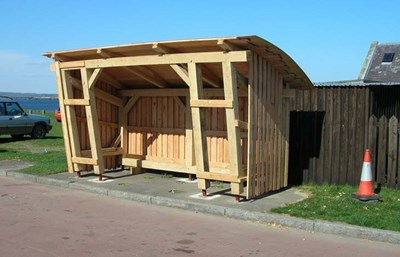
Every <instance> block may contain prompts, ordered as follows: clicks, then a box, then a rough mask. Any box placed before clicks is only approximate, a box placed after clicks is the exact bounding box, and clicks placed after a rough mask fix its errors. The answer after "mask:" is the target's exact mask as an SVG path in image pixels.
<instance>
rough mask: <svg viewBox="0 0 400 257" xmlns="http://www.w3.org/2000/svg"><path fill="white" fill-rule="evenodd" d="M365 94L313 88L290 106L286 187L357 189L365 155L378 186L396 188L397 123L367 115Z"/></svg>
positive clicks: (365, 90) (363, 90) (368, 102)
mask: <svg viewBox="0 0 400 257" xmlns="http://www.w3.org/2000/svg"><path fill="white" fill-rule="evenodd" d="M371 99H372V98H371V96H370V89H369V88H362V87H361V88H360V87H347V88H334V87H325V88H316V89H315V90H313V91H310V92H307V93H304V92H301V91H300V92H299V91H297V92H296V96H295V98H294V99H293V102H292V103H291V107H292V112H291V119H290V155H289V182H291V184H301V183H309V182H313V183H318V184H321V183H325V182H327V183H332V184H350V185H358V183H359V181H360V176H361V170H362V162H363V156H364V151H365V149H366V148H369V149H370V153H371V162H372V165H371V168H372V173H373V174H372V175H373V178H374V180H375V181H376V182H378V183H380V184H381V185H382V186H388V187H398V188H400V183H399V176H400V175H399V174H400V164H399V160H400V149H399V127H400V125H399V124H398V123H399V121H398V118H396V117H392V118H390V120H388V118H387V117H386V116H384V115H380V116H379V117H378V118H379V119H378V118H377V117H375V116H374V115H371V112H372V109H371V108H370V106H371Z"/></svg>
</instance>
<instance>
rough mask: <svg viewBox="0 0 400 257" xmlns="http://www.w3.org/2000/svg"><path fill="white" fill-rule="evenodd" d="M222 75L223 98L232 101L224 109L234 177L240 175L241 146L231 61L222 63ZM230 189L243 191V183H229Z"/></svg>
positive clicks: (237, 100)
mask: <svg viewBox="0 0 400 257" xmlns="http://www.w3.org/2000/svg"><path fill="white" fill-rule="evenodd" d="M222 71H223V77H224V94H225V100H227V101H232V102H233V108H232V109H230V108H227V109H225V112H226V124H227V133H228V143H229V162H230V166H229V167H230V173H231V175H234V176H236V177H239V176H240V175H242V172H243V168H242V148H241V147H240V129H239V128H238V127H236V126H235V125H234V124H235V121H236V120H239V103H238V102H239V99H238V94H237V78H236V70H235V67H234V66H233V64H232V63H231V62H223V63H222ZM231 191H232V194H234V195H240V194H241V193H243V183H231Z"/></svg>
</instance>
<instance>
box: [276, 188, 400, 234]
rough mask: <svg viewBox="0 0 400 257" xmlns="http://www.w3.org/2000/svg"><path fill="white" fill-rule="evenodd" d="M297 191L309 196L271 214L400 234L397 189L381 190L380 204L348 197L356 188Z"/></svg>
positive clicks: (399, 199) (399, 209) (399, 192)
mask: <svg viewBox="0 0 400 257" xmlns="http://www.w3.org/2000/svg"><path fill="white" fill-rule="evenodd" d="M298 189H299V190H301V191H303V192H306V193H309V194H310V197H309V198H308V199H306V200H303V201H301V202H298V203H295V204H291V205H288V206H285V207H280V208H275V209H272V210H271V212H275V213H280V214H288V215H291V216H295V217H301V218H306V219H311V220H316V219H320V220H327V221H334V222H344V223H348V224H352V225H358V226H364V227H371V228H378V229H385V230H393V231H400V190H396V189H389V188H382V189H381V192H380V196H381V200H382V201H381V202H379V203H375V204H367V203H360V202H357V201H354V200H353V199H352V198H351V194H352V193H354V192H356V191H357V188H356V187H351V186H334V185H322V186H317V185H304V186H300V187H298Z"/></svg>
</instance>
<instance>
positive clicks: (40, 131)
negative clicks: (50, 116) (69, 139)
mask: <svg viewBox="0 0 400 257" xmlns="http://www.w3.org/2000/svg"><path fill="white" fill-rule="evenodd" d="M45 136H46V129H45V127H44V126H43V125H36V126H35V127H34V128H33V130H32V137H33V138H35V139H42V138H44V137H45Z"/></svg>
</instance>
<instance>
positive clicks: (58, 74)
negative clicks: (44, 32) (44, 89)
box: [55, 62, 74, 173]
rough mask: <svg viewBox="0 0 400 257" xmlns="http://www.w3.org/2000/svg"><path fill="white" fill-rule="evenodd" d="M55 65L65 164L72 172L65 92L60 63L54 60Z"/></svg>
mask: <svg viewBox="0 0 400 257" xmlns="http://www.w3.org/2000/svg"><path fill="white" fill-rule="evenodd" d="M55 67H56V81H57V90H58V101H59V104H60V112H61V127H62V131H63V135H64V136H63V138H64V147H65V153H66V157H67V166H68V172H69V173H73V172H74V166H73V164H72V152H71V144H70V140H69V134H68V128H67V122H68V121H67V117H66V116H65V115H66V114H65V113H66V111H65V105H64V99H65V94H64V90H63V80H64V78H63V76H62V74H61V69H60V63H59V62H55Z"/></svg>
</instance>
